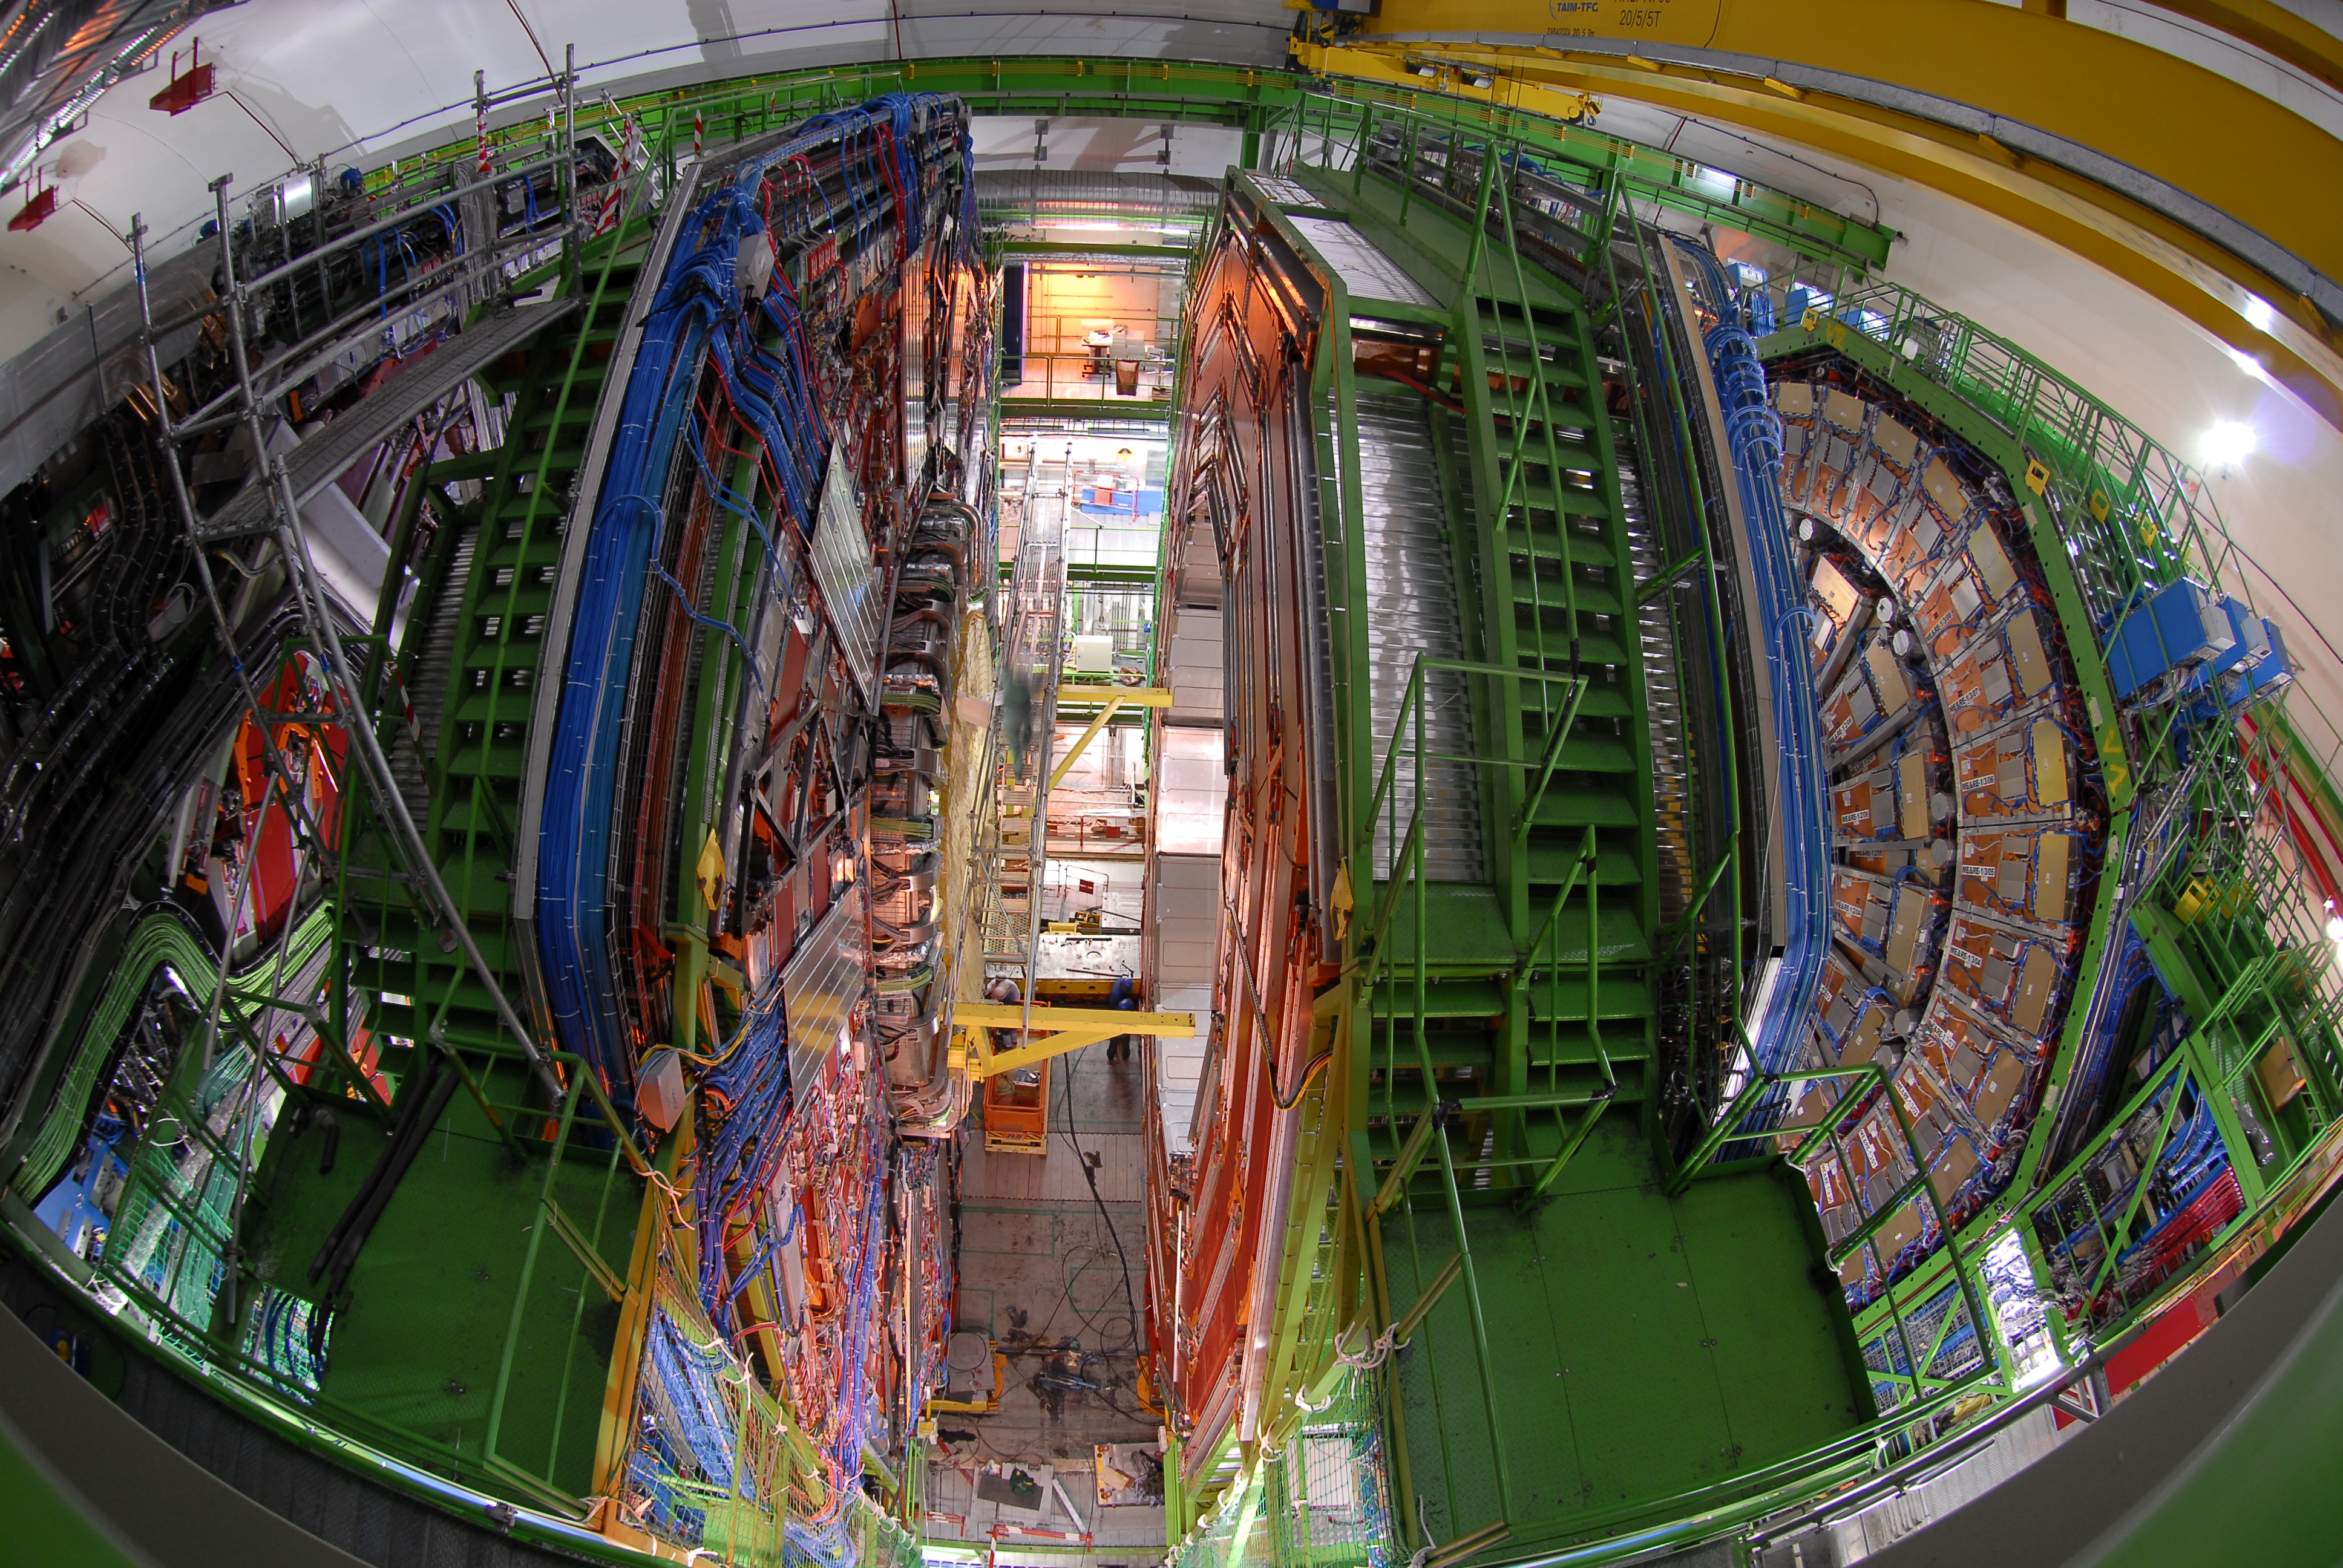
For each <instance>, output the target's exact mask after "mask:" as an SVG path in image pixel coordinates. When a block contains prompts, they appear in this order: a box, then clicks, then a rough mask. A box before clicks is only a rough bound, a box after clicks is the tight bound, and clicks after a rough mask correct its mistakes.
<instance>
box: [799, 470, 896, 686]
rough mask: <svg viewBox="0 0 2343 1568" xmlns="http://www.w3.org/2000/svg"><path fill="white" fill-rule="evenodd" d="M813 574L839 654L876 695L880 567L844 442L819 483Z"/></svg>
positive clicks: (882, 611) (883, 606)
mask: <svg viewBox="0 0 2343 1568" xmlns="http://www.w3.org/2000/svg"><path fill="white" fill-rule="evenodd" d="M812 555H813V579H814V581H815V582H817V583H820V585H821V601H822V608H824V609H826V610H827V611H829V613H830V629H831V630H832V631H834V632H836V633H837V634H838V650H839V657H840V658H843V659H844V660H845V661H846V668H847V669H848V671H849V672H850V674H852V675H853V677H854V679H855V682H856V684H858V685H860V687H861V688H862V689H863V693H864V695H865V696H866V697H869V698H870V699H873V700H875V699H876V698H877V695H878V694H877V691H876V689H875V687H876V682H877V680H878V676H879V639H880V636H881V634H882V632H883V631H884V627H883V625H882V624H881V622H882V618H883V617H884V615H885V613H886V608H887V607H886V603H885V595H884V594H882V593H881V592H880V581H879V572H878V568H875V567H873V566H872V565H871V563H870V538H869V536H867V535H866V534H865V533H864V532H863V528H862V508H861V507H860V506H859V505H857V504H856V502H855V499H854V482H853V481H852V480H851V479H850V478H849V477H847V473H846V444H845V443H844V442H843V441H841V442H840V443H839V444H838V445H837V446H836V447H832V448H831V449H830V477H829V480H828V482H827V483H826V484H825V485H824V486H823V487H822V493H821V520H820V522H819V523H817V524H815V526H814V530H813V550H812Z"/></svg>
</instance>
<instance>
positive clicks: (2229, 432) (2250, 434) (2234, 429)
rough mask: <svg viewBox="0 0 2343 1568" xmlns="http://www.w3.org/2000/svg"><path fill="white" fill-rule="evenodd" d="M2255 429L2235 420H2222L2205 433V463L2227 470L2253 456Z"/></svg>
mask: <svg viewBox="0 0 2343 1568" xmlns="http://www.w3.org/2000/svg"><path fill="white" fill-rule="evenodd" d="M2254 446H2255V438H2254V427H2252V426H2251V425H2247V424H2243V423H2240V422H2239V421H2237V420H2235V419H2221V420H2217V421H2216V422H2215V423H2214V426H2213V427H2212V428H2211V429H2209V430H2207V431H2206V432H2205V446H2204V451H2205V461H2206V462H2207V464H2208V465H2210V466H2211V467H2216V468H2226V467H2229V466H2230V465H2231V464H2233V463H2240V462H2243V461H2244V460H2245V459H2246V458H2247V457H2251V456H2253V451H2254Z"/></svg>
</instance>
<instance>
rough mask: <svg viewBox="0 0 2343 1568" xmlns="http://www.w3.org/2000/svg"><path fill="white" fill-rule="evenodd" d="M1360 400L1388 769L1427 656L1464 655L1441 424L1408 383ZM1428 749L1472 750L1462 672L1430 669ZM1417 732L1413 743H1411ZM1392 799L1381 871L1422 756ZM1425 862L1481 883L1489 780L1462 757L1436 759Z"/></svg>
mask: <svg viewBox="0 0 2343 1568" xmlns="http://www.w3.org/2000/svg"><path fill="white" fill-rule="evenodd" d="M1358 407H1359V491H1360V495H1359V499H1360V505H1361V510H1362V512H1363V515H1364V518H1365V522H1366V554H1367V658H1368V660H1369V666H1370V674H1369V680H1370V686H1371V691H1372V705H1373V714H1374V732H1375V744H1374V757H1375V768H1376V770H1377V775H1378V777H1380V775H1381V770H1382V768H1383V758H1384V755H1385V754H1386V752H1387V751H1388V750H1389V749H1390V747H1391V742H1392V737H1393V735H1394V734H1396V733H1398V732H1399V729H1400V719H1401V714H1400V708H1401V704H1402V702H1403V700H1404V699H1405V698H1406V696H1407V683H1408V677H1409V676H1410V675H1411V674H1413V671H1414V668H1415V660H1416V657H1417V655H1418V654H1426V655H1431V656H1433V657H1436V658H1463V657H1464V634H1463V628H1462V627H1461V626H1460V625H1459V624H1458V620H1457V613H1456V575H1455V572H1454V570H1453V568H1451V566H1450V562H1449V553H1448V540H1447V538H1445V537H1444V536H1445V534H1446V531H1447V524H1448V516H1447V510H1446V508H1444V507H1443V505H1442V504H1441V487H1440V470H1439V467H1438V465H1437V464H1436V463H1435V461H1434V460H1433V453H1432V422H1431V419H1430V417H1429V416H1428V414H1427V413H1426V411H1425V407H1424V404H1423V399H1422V398H1420V397H1415V396H1413V395H1412V394H1409V393H1393V394H1388V395H1386V394H1380V393H1368V394H1363V395H1361V397H1359V400H1358ZM1424 687H1425V703H1424V748H1425V749H1426V750H1438V751H1445V752H1448V753H1450V754H1451V755H1469V754H1470V753H1471V752H1472V750H1473V710H1472V706H1471V697H1470V693H1469V692H1468V691H1467V689H1466V687H1465V682H1464V678H1463V677H1462V676H1459V675H1455V674H1452V673H1447V672H1443V671H1436V670H1435V671H1432V672H1429V673H1428V674H1427V676H1426V678H1425V682H1424ZM1409 749H1410V750H1411V751H1412V750H1413V740H1412V738H1411V744H1410V748H1409ZM1392 778H1393V781H1392V787H1391V792H1392V795H1393V797H1394V798H1395V799H1397V801H1398V811H1397V816H1396V819H1394V817H1393V813H1392V811H1391V810H1390V809H1385V810H1384V811H1383V813H1381V814H1380V815H1379V817H1378V819H1377V820H1376V823H1375V867H1374V872H1375V876H1376V878H1377V879H1379V880H1380V879H1382V878H1383V872H1384V869H1385V868H1386V867H1388V866H1389V865H1390V863H1391V855H1392V852H1393V849H1394V847H1395V845H1396V842H1397V841H1398V840H1399V839H1401V838H1403V836H1404V835H1405V833H1406V831H1407V824H1408V819H1409V817H1410V815H1411V814H1412V813H1413V810H1414V802H1415V763H1414V759H1413V757H1412V756H1403V757H1402V758H1401V759H1400V761H1399V764H1398V766H1397V767H1396V768H1395V769H1393V776H1392ZM1423 810H1424V835H1423V840H1424V863H1425V866H1426V868H1427V869H1428V871H1429V874H1430V875H1431V876H1432V878H1433V879H1434V880H1437V881H1460V882H1477V881H1480V880H1481V879H1483V870H1482V858H1481V785H1480V780H1479V779H1477V778H1475V777H1474V775H1473V769H1470V768H1468V767H1466V766H1464V765H1463V764H1462V763H1456V762H1433V763H1430V764H1428V765H1427V766H1426V768H1425V769H1424V779H1423Z"/></svg>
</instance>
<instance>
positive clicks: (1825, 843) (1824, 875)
mask: <svg viewBox="0 0 2343 1568" xmlns="http://www.w3.org/2000/svg"><path fill="white" fill-rule="evenodd" d="M1707 348H1708V356H1709V361H1710V364H1711V365H1712V367H1714V368H1715V373H1716V381H1717V389H1718V396H1719V397H1720V399H1721V400H1722V402H1723V403H1724V406H1725V432H1726V436H1727V438H1728V439H1729V440H1730V442H1731V444H1732V447H1733V468H1734V477H1735V479H1736V481H1737V482H1738V483H1739V485H1740V488H1741V503H1742V507H1743V508H1744V510H1745V514H1746V515H1747V517H1748V518H1749V531H1750V535H1751V540H1750V542H1751V547H1752V548H1751V552H1750V556H1751V558H1750V566H1751V569H1752V571H1753V573H1754V574H1755V578H1756V579H1757V588H1758V597H1759V599H1760V602H1761V604H1762V606H1763V608H1761V610H1760V612H1759V613H1760V615H1761V617H1762V618H1763V620H1764V624H1765V638H1766V645H1765V658H1766V663H1767V665H1768V667H1769V668H1770V669H1771V671H1772V676H1773V690H1774V722H1775V734H1776V735H1777V736H1778V737H1779V740H1780V745H1779V749H1778V751H1777V753H1776V760H1775V791H1774V802H1773V804H1774V809H1775V811H1776V812H1777V813H1778V814H1779V817H1780V819H1781V821H1782V824H1783V835H1782V844H1783V851H1782V856H1783V875H1784V877H1785V880H1786V881H1787V883H1788V886H1789V890H1790V912H1789V926H1788V930H1787V931H1786V932H1785V939H1786V940H1785V944H1784V949H1783V955H1782V967H1781V970H1780V972H1779V974H1778V976H1777V977H1776V978H1775V983H1774V985H1773V987H1772V989H1771V992H1770V995H1769V998H1768V1000H1767V1004H1766V1008H1765V1013H1764V1014H1763V1015H1762V1016H1760V1017H1758V1018H1756V1019H1755V1020H1752V1021H1753V1025H1754V1027H1753V1030H1752V1033H1751V1035H1750V1045H1751V1054H1752V1055H1753V1056H1754V1057H1755V1064H1756V1066H1757V1067H1758V1068H1759V1069H1761V1070H1765V1071H1768V1072H1779V1071H1782V1070H1785V1068H1786V1067H1787V1066H1788V1065H1789V1063H1790V1061H1791V1060H1792V1059H1793V1058H1794V1057H1795V1055H1796V1054H1797V1051H1798V1050H1799V1048H1800V1047H1801V1046H1803V1045H1804V1044H1805V1039H1806V1035H1807V1032H1808V1026H1809V1024H1810V1022H1811V1020H1812V1018H1813V1015H1814V998H1815V986H1816V985H1817V983H1818V982H1819V981H1820V980H1821V978H1822V965H1823V960H1824V958H1825V955H1826V953H1827V952H1828V950H1829V946H1830V835H1829V832H1828V827H1827V812H1828V810H1829V805H1830V795H1829V790H1828V787H1827V785H1826V784H1825V780H1824V777H1823V747H1822V739H1821V737H1820V736H1819V735H1818V734H1817V733H1816V724H1817V718H1816V712H1815V699H1814V689H1813V672H1812V670H1811V668H1809V667H1808V664H1807V661H1806V657H1805V632H1804V630H1803V629H1802V628H1803V627H1804V624H1805V623H1804V620H1803V618H1802V614H1801V612H1802V611H1803V609H1804V607H1805V583H1804V581H1803V580H1801V579H1800V578H1799V577H1798V574H1797V572H1796V570H1795V568H1794V567H1793V565H1792V563H1791V559H1790V529H1789V524H1788V521H1787V519H1786V518H1785V517H1784V515H1783V512H1782V484H1781V478H1782V426H1781V420H1780V419H1779V418H1778V417H1776V416H1775V413H1774V411H1773V410H1772V409H1771V408H1770V407H1767V406H1766V398H1765V367H1763V366H1762V365H1760V364H1759V363H1758V360H1757V346H1756V343H1755V340H1754V339H1752V338H1751V337H1750V336H1749V335H1748V334H1747V333H1746V332H1744V331H1742V330H1741V329H1740V328H1739V327H1732V326H1723V327H1716V328H1715V329H1713V330H1712V331H1710V332H1709V334H1708V335H1707ZM1773 1100H1774V1101H1781V1102H1784V1103H1785V1102H1786V1101H1784V1097H1782V1096H1781V1095H1780V1094H1779V1093H1778V1092H1776V1093H1775V1094H1774V1096H1773Z"/></svg>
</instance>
